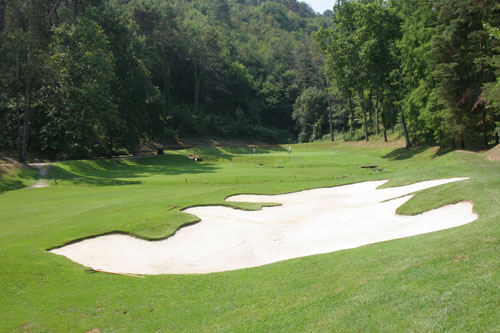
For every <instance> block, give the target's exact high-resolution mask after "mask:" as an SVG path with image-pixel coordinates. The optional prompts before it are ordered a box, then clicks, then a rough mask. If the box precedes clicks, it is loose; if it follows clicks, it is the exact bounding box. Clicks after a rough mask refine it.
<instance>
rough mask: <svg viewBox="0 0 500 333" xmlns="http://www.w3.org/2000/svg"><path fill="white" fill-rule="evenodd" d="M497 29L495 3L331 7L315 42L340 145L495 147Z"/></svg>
mask: <svg viewBox="0 0 500 333" xmlns="http://www.w3.org/2000/svg"><path fill="white" fill-rule="evenodd" d="M499 26H500V3H498V1H496V0H481V1H477V0H435V1H421V0H405V1H396V0H393V1H383V0H356V1H347V0H339V1H337V3H336V4H335V6H334V8H333V12H332V22H331V26H330V27H328V28H325V29H322V30H321V31H319V32H317V33H315V39H316V41H317V42H318V43H319V46H320V49H321V51H322V53H323V54H324V56H325V59H326V64H325V66H324V73H325V76H326V78H327V79H328V80H329V82H330V87H329V88H328V93H329V94H330V95H331V97H330V98H333V99H334V100H335V102H336V106H335V108H334V110H335V111H334V113H335V114H334V117H335V116H338V117H344V118H345V117H346V116H347V117H348V118H349V132H348V133H346V135H345V138H347V139H356V140H359V139H364V140H369V136H370V135H372V134H379V132H383V135H384V138H385V139H386V140H387V136H386V133H387V130H388V129H390V130H392V131H394V127H395V126H397V127H398V128H399V129H400V130H401V132H402V133H403V135H404V138H405V142H406V147H410V146H411V145H412V144H435V143H437V144H440V145H448V146H451V147H453V148H454V147H456V146H459V147H462V148H464V147H465V146H466V145H475V146H477V145H488V143H491V142H495V143H496V144H498V132H499V127H500V108H499V106H500V43H499V42H500V35H499ZM323 108H324V107H323ZM316 119H317V118H316Z"/></svg>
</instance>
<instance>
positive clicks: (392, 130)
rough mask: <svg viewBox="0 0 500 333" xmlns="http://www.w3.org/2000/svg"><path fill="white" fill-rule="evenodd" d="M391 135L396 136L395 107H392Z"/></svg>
mask: <svg viewBox="0 0 500 333" xmlns="http://www.w3.org/2000/svg"><path fill="white" fill-rule="evenodd" d="M391 133H392V134H394V105H392V107H391Z"/></svg>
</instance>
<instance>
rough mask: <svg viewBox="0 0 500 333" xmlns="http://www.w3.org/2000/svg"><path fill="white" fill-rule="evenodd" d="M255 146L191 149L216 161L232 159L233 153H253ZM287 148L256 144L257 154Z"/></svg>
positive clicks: (205, 158)
mask: <svg viewBox="0 0 500 333" xmlns="http://www.w3.org/2000/svg"><path fill="white" fill-rule="evenodd" d="M253 148H254V146H252V145H249V146H247V147H198V148H191V149H190V151H191V152H193V153H195V154H198V155H200V156H201V157H203V159H204V160H205V161H216V160H219V159H224V160H229V161H231V160H232V159H233V158H234V156H233V155H244V154H248V155H251V154H253ZM283 151H286V149H285V148H283V147H281V146H278V145H269V146H255V153H256V154H269V153H272V152H283Z"/></svg>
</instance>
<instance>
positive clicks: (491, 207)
mask: <svg viewBox="0 0 500 333" xmlns="http://www.w3.org/2000/svg"><path fill="white" fill-rule="evenodd" d="M187 154H199V155H200V156H202V157H203V162H201V163H196V162H193V161H191V160H190V159H188V158H187V157H186V155H187ZM367 165H370V166H376V167H375V168H361V167H362V166H367ZM9 172H12V171H9ZM45 177H46V179H47V182H48V183H49V185H51V186H50V187H45V188H25V189H20V190H13V191H4V192H3V193H1V194H0V264H1V269H0V286H1V287H0V297H1V300H2V301H1V302H0V331H13V330H14V331H15V330H17V331H25V330H26V331H90V330H92V329H99V330H100V331H101V332H104V331H155V330H158V331H168V330H170V331H181V330H182V331H214V330H229V331H276V330H281V331H331V330H332V329H334V330H339V331H351V332H352V331H357V330H361V331H404V330H410V331H429V330H438V331H441V330H446V331H448V330H452V331H497V330H500V320H498V318H497V317H498V312H499V306H500V304H499V303H498V302H499V301H498V295H499V294H500V269H499V265H498V256H499V253H500V252H499V251H500V208H499V207H500V192H499V189H500V162H498V161H490V160H488V158H487V154H479V153H467V152H449V153H445V152H439V151H437V150H436V149H435V148H429V149H424V148H415V149H413V150H409V151H408V150H404V149H401V148H397V147H388V146H383V145H378V144H371V145H370V146H365V145H356V144H351V145H349V144H343V143H336V144H330V143H318V144H304V145H293V146H292V153H291V154H289V153H288V146H283V147H281V146H275V147H263V148H260V147H259V148H258V149H257V153H256V154H252V151H251V149H250V148H238V147H232V148H225V149H224V148H214V147H207V148H198V149H190V150H183V151H175V152H170V151H166V155H165V156H159V157H151V158H144V159H133V160H95V161H70V162H62V163H55V164H53V165H52V166H50V167H49V169H48V171H47V175H46V176H45ZM452 177H470V180H465V181H460V182H456V183H451V184H446V185H442V186H439V187H435V188H429V189H427V190H424V191H422V192H419V193H418V194H417V195H416V196H415V197H414V198H412V199H411V200H410V201H408V202H407V203H405V204H404V205H403V206H402V207H401V209H399V210H398V212H399V213H402V214H418V213H421V212H423V211H427V210H430V209H433V208H437V207H441V206H443V205H447V204H452V203H456V202H459V201H464V200H465V201H470V202H472V203H473V204H474V212H475V213H476V214H477V215H478V216H479V219H478V220H477V221H475V222H472V223H471V224H468V225H464V226H461V227H457V228H453V229H448V230H443V231H438V232H434V233H430V234H425V235H420V236H415V237H410V238H405V239H399V240H393V241H387V242H383V243H377V244H372V245H366V246H363V247H360V248H356V249H351V250H343V251H339V252H334V253H329V254H321V255H315V256H310V257H304V258H298V259H291V260H287V261H283V262H278V263H273V264H269V265H265V266H262V267H256V268H248V269H242V270H235V271H230V272H223V273H214V274H207V275H156V276H146V277H145V278H143V279H138V278H134V277H127V276H118V275H110V274H104V273H93V272H90V271H89V270H87V269H86V268H85V267H83V266H81V265H78V264H76V263H74V262H72V261H70V260H68V259H66V258H64V257H61V256H57V255H54V254H51V253H49V252H47V249H51V248H54V247H59V246H61V245H64V244H66V243H68V242H72V241H75V240H78V239H83V238H87V237H91V236H97V235H102V234H107V233H111V232H122V233H126V234H131V235H135V236H137V237H141V238H144V239H150V240H151V239H161V238H165V237H167V236H169V235H171V234H172V233H174V232H175V231H176V230H177V229H178V228H179V227H180V226H182V225H185V224H188V223H193V222H196V218H195V217H194V216H192V215H188V214H185V213H181V212H180V210H181V209H183V208H187V207H191V206H197V205H231V206H234V207H239V208H243V209H259V208H260V204H258V203H240V202H227V201H224V199H225V198H227V197H228V196H230V195H234V194H240V193H255V194H277V193H286V192H293V191H297V190H303V189H311V188H318V187H327V186H335V185H341V184H350V183H358V182H362V181H368V180H382V179H389V182H388V183H387V184H385V185H384V187H390V186H396V185H405V184H410V183H414V182H417V181H422V180H429V179H436V178H452ZM36 178H38V176H37V175H36V173H34V172H32V171H30V172H23V173H22V174H18V175H14V174H9V178H8V179H7V180H8V181H10V182H11V183H12V182H14V181H15V182H16V186H20V185H19V184H23V183H24V184H25V185H33V184H35V183H36V182H37V179H36ZM54 178H57V183H58V184H57V186H55V184H54ZM7 180H5V179H3V178H2V179H1V180H0V182H4V181H5V182H6V181H7ZM0 188H2V187H0ZM3 188H4V189H10V188H12V186H10V185H8V186H7V185H6V186H4V187H3ZM360 209H362V207H361V208H360ZM124 251H126V249H124Z"/></svg>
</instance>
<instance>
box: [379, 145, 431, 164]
mask: <svg viewBox="0 0 500 333" xmlns="http://www.w3.org/2000/svg"><path fill="white" fill-rule="evenodd" d="M427 149H429V147H413V148H398V149H395V150H393V151H391V152H390V153H388V154H385V155H384V156H382V158H387V159H390V160H396V161H400V160H407V159H410V158H412V157H414V156H415V155H418V154H420V153H422V152H424V151H426V150H427Z"/></svg>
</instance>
